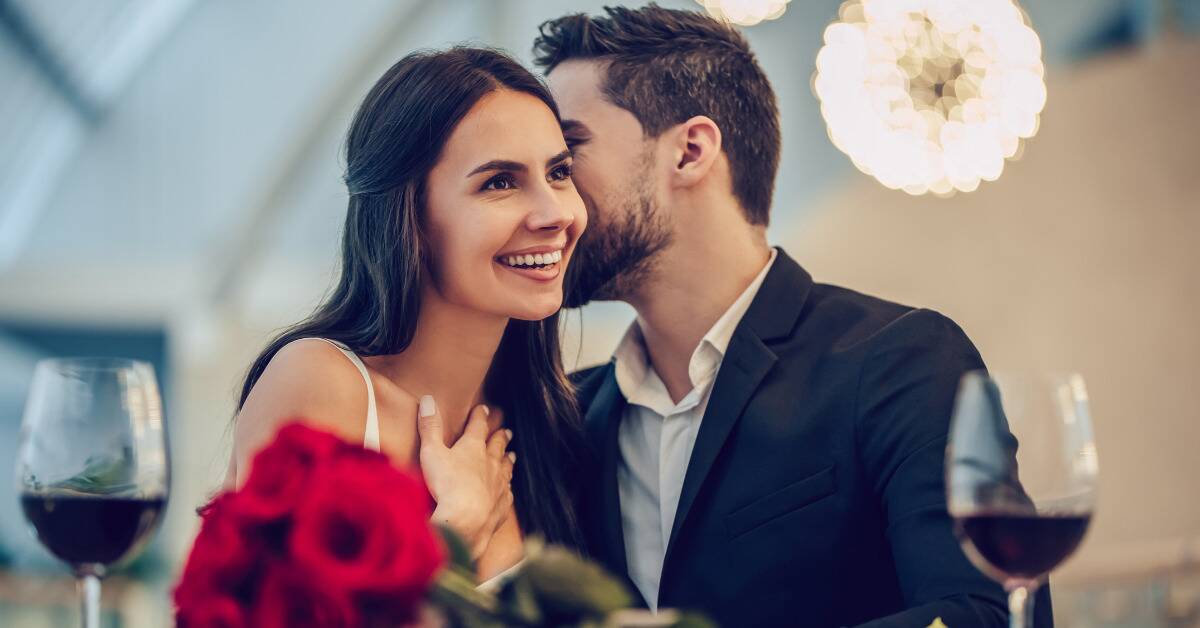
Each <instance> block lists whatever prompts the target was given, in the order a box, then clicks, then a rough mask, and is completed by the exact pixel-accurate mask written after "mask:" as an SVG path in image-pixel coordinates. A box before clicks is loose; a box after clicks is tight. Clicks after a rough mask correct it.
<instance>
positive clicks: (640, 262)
mask: <svg viewBox="0 0 1200 628" xmlns="http://www.w3.org/2000/svg"><path fill="white" fill-rule="evenodd" d="M547 79H548V81H549V83H550V89H551V91H552V92H553V93H554V97H555V99H556V100H557V101H558V106H559V109H560V110H561V112H562V119H563V135H564V137H565V138H566V140H567V146H569V147H571V148H572V149H573V152H574V157H575V162H574V163H575V165H574V179H575V187H576V188H577V189H578V190H579V194H580V196H582V197H583V202H584V206H585V207H586V208H587V213H588V229H587V231H585V232H584V234H583V236H582V238H581V239H580V241H579V246H578V249H577V250H576V252H575V259H574V260H573V261H572V263H571V265H570V267H568V269H567V278H566V285H565V290H566V294H565V296H564V303H563V304H564V305H565V306H566V307H579V306H582V305H584V304H586V303H588V302H589V301H592V300H598V301H613V300H628V299H629V298H631V297H632V296H633V295H634V294H636V292H637V290H638V288H639V287H640V286H641V285H642V283H643V282H644V280H645V279H646V277H647V276H648V275H649V274H650V273H651V272H652V270H653V268H654V264H655V258H656V257H657V256H658V254H659V253H661V252H662V250H663V249H665V248H666V247H667V246H668V245H670V243H671V223H670V220H669V217H668V216H667V214H666V212H664V211H663V210H662V208H661V207H660V204H659V203H658V201H657V199H658V184H657V171H658V168H657V164H656V159H655V141H654V140H653V139H647V138H646V137H644V135H643V133H642V125H641V124H640V123H639V122H638V120H637V118H636V117H634V115H633V114H632V113H630V112H628V111H626V110H624V109H622V108H620V107H617V106H616V105H614V104H612V103H610V102H609V101H608V100H607V99H606V98H605V97H604V95H603V92H602V91H601V85H602V84H603V79H604V65H603V63H601V62H597V61H582V60H576V61H568V62H566V63H563V64H561V65H559V66H558V67H556V68H554V70H553V71H552V72H550V74H549V76H548V77H547Z"/></svg>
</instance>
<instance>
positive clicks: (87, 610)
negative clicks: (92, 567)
mask: <svg viewBox="0 0 1200 628" xmlns="http://www.w3.org/2000/svg"><path fill="white" fill-rule="evenodd" d="M76 588H77V589H78V590H79V611H80V617H81V618H82V621H83V623H82V626H83V628H100V576H98V575H96V574H95V573H94V572H91V571H85V572H82V573H80V574H79V576H78V578H77V579H76Z"/></svg>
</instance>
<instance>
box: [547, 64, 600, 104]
mask: <svg viewBox="0 0 1200 628" xmlns="http://www.w3.org/2000/svg"><path fill="white" fill-rule="evenodd" d="M603 78H604V63H603V62H601V61H596V60H590V59H571V60H570V61H564V62H563V63H560V64H559V65H557V66H555V68H554V69H553V70H551V71H550V74H549V75H547V76H546V81H547V83H549V85H550V91H551V92H553V94H554V98H555V100H557V101H558V103H559V105H560V106H571V105H582V104H584V103H585V102H587V101H589V100H594V99H596V98H599V97H600V95H601V94H600V81H601V80H602V79H603Z"/></svg>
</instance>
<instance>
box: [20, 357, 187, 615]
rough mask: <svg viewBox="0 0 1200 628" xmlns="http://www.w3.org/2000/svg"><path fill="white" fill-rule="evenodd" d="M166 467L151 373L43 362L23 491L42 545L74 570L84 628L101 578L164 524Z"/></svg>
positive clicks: (24, 438)
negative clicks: (159, 524) (160, 523)
mask: <svg viewBox="0 0 1200 628" xmlns="http://www.w3.org/2000/svg"><path fill="white" fill-rule="evenodd" d="M169 466H170V465H169V464H168V456H167V439H166V429H165V426H164V424H163V417H162V401H161V399H160V397H159V392H158V384H157V381H156V380H155V376H154V369H153V367H151V366H150V365H149V364H146V363H144V362H136V361H132V360H119V359H107V358H71V359H54V360H43V361H41V362H39V363H38V365H37V368H36V371H35V373H34V377H33V384H32V387H31V389H30V392H29V399H28V401H27V403H26V406H25V414H24V418H23V420H22V424H21V442H20V444H19V447H18V450H17V465H16V483H17V492H18V493H19V494H20V496H21V507H22V509H23V510H24V512H25V518H26V519H27V520H28V521H29V524H30V526H31V527H32V529H33V532H34V534H35V535H36V537H37V539H38V540H39V541H40V542H41V544H42V545H43V546H45V548H46V549H47V550H49V551H50V553H52V554H54V555H55V556H56V557H57V558H59V559H60V560H62V561H63V562H65V563H67V564H68V565H70V567H71V569H72V570H73V571H74V574H75V577H76V580H77V582H78V589H79V596H80V603H81V611H82V625H83V626H84V628H95V627H98V626H99V625H100V621H99V620H100V608H99V606H100V579H101V578H102V577H104V576H105V574H106V573H107V572H108V570H109V569H111V568H112V567H113V566H114V565H116V564H117V563H121V562H127V561H128V560H130V559H132V558H133V557H134V556H135V555H136V554H137V553H138V552H139V551H140V550H141V549H142V547H144V546H145V544H146V543H147V542H148V541H149V539H150V538H151V537H152V536H153V532H154V530H155V529H156V528H157V527H158V523H159V521H160V519H161V518H162V514H163V511H164V509H165V507H166V503H167V492H168V485H169V483H170V473H169Z"/></svg>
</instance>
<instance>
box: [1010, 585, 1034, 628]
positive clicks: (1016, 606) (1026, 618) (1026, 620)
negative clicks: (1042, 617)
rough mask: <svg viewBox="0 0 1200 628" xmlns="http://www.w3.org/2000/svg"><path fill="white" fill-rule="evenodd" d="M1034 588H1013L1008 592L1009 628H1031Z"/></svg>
mask: <svg viewBox="0 0 1200 628" xmlns="http://www.w3.org/2000/svg"><path fill="white" fill-rule="evenodd" d="M1034 590H1035V587H1029V586H1023V587H1015V588H1013V589H1012V590H1011V591H1009V592H1008V626H1009V628H1033V592H1034Z"/></svg>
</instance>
